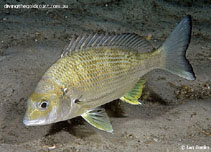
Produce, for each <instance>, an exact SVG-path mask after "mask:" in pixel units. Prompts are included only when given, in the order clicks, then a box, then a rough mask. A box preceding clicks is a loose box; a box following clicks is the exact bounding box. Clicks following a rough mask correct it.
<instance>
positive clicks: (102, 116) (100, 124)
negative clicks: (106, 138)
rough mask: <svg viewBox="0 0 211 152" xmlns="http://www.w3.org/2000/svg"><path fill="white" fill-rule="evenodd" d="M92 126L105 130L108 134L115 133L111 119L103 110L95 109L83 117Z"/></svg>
mask: <svg viewBox="0 0 211 152" xmlns="http://www.w3.org/2000/svg"><path fill="white" fill-rule="evenodd" d="M81 116H82V117H83V118H84V119H85V120H86V121H87V122H88V123H89V124H91V125H92V126H94V127H96V128H98V129H100V130H104V131H106V132H110V133H112V132H113V128H112V126H111V123H110V120H109V117H108V115H107V113H106V112H105V109H103V108H95V109H92V110H89V111H87V112H86V113H84V114H82V115H81Z"/></svg>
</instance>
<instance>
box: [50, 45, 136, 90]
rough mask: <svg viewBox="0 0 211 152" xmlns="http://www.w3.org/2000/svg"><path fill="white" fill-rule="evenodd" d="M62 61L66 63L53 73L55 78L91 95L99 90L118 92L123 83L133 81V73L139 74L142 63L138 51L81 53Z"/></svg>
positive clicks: (114, 50) (53, 68) (54, 67)
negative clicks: (131, 79)
mask: <svg viewBox="0 0 211 152" xmlns="http://www.w3.org/2000/svg"><path fill="white" fill-rule="evenodd" d="M60 60H63V61H59V62H58V63H57V64H55V65H54V66H53V67H52V70H49V73H51V74H52V77H54V78H55V79H56V80H58V81H59V82H60V83H61V84H62V85H64V86H73V87H76V88H80V89H83V90H82V91H86V92H87V91H90V93H91V92H92V90H95V89H96V88H97V89H98V91H97V92H102V91H105V90H109V89H115V87H116V85H117V84H119V83H121V81H123V80H127V79H129V76H127V75H128V74H130V70H132V71H133V70H135V68H134V66H137V65H138V63H139V58H138V57H137V56H136V52H135V51H133V52H132V51H131V50H122V49H108V48H104V49H102V48H100V49H90V50H86V51H81V52H78V53H76V54H73V55H71V56H70V57H69V56H67V57H65V58H62V59H60ZM57 69H59V70H57ZM54 71H58V72H56V73H55V72H54ZM50 76H51V75H49V77H50ZM130 77H131V75H130ZM109 82H110V83H109ZM105 93H106V92H105Z"/></svg>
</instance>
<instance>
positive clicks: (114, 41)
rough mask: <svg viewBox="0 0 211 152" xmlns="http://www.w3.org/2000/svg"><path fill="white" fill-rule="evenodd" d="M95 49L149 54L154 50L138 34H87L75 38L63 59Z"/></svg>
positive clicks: (64, 53)
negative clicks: (72, 53) (81, 51)
mask: <svg viewBox="0 0 211 152" xmlns="http://www.w3.org/2000/svg"><path fill="white" fill-rule="evenodd" d="M94 47H119V48H128V49H133V50H137V51H139V52H147V51H151V50H152V49H153V47H152V45H151V44H150V43H149V42H148V41H147V40H145V39H144V38H142V37H140V36H138V35H137V34H131V33H124V34H116V35H115V34H94V35H92V34H90V35H86V34H85V35H83V36H78V37H77V38H75V37H73V38H72V39H71V41H70V44H69V45H68V47H67V49H66V50H65V51H64V52H63V53H62V55H61V57H62V56H64V55H66V54H69V53H71V52H75V51H80V50H83V49H86V48H94Z"/></svg>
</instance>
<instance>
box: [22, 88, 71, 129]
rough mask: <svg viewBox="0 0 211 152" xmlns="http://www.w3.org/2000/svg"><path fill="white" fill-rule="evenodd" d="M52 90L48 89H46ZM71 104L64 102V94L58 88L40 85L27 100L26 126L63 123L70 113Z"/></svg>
mask: <svg viewBox="0 0 211 152" xmlns="http://www.w3.org/2000/svg"><path fill="white" fill-rule="evenodd" d="M45 86H47V87H49V86H51V88H50V89H49V88H48V89H46V87H45ZM70 106H71V103H70V102H68V101H66V100H65V101H62V93H61V91H60V89H58V88H57V87H52V84H51V85H46V84H45V85H40V84H38V87H37V88H36V89H35V91H34V92H33V93H32V94H31V96H30V97H29V98H28V100H27V110H26V113H25V116H24V119H23V123H24V124H25V125H26V126H36V125H46V124H51V123H55V122H58V121H62V120H64V119H65V117H66V115H67V113H68V112H69V111H70Z"/></svg>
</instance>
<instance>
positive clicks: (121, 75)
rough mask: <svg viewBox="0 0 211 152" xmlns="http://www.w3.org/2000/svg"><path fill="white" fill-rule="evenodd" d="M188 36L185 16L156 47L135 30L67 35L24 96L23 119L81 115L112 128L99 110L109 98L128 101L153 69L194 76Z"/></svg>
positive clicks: (34, 120) (46, 121) (135, 100)
mask: <svg viewBox="0 0 211 152" xmlns="http://www.w3.org/2000/svg"><path fill="white" fill-rule="evenodd" d="M190 38H191V17H190V16H186V17H185V18H184V19H183V20H182V21H181V22H180V23H179V24H178V25H177V27H176V28H175V29H174V30H173V32H172V33H171V34H170V36H169V37H168V38H167V39H166V41H165V42H164V43H163V45H161V46H160V47H159V48H158V49H154V48H153V47H152V46H151V44H150V43H149V42H148V41H146V40H145V39H143V38H141V37H140V36H138V35H136V34H117V35H109V34H107V35H106V34H105V35H101V34H95V35H84V36H79V37H78V38H77V39H72V40H71V42H70V44H69V46H68V48H67V49H66V51H64V52H63V54H62V55H61V58H60V59H58V60H57V61H56V62H55V63H54V64H53V65H52V66H51V67H50V68H49V69H48V70H47V71H46V73H45V74H44V75H43V77H42V78H41V80H40V82H39V83H38V85H37V87H36V89H35V91H34V92H33V93H32V95H31V96H30V97H29V98H28V101H27V103H28V104H27V111H26V114H25V117H24V120H23V123H24V124H25V125H27V126H34V125H46V124H50V123H55V122H58V121H64V120H67V119H71V118H74V117H77V116H82V117H83V118H84V119H85V120H86V121H87V122H88V123H90V124H91V125H93V126H95V127H97V128H98V129H101V130H104V131H107V132H112V131H113V129H112V126H111V123H110V121H109V118H108V116H107V114H106V112H105V110H104V109H103V108H102V107H100V106H101V105H103V104H106V103H108V102H110V101H113V100H115V99H121V100H123V101H125V102H127V103H130V104H133V105H139V104H140V102H139V101H138V99H139V97H140V96H141V92H142V89H143V87H144V83H145V80H144V79H143V78H141V77H142V76H143V75H145V74H146V73H148V72H150V71H152V70H154V69H163V70H167V71H169V72H171V73H173V74H176V75H178V76H180V77H182V78H185V79H187V80H194V79H195V76H194V73H193V69H192V67H191V65H190V64H189V62H188V60H187V59H186V57H185V54H186V50H187V48H188V45H189V43H190Z"/></svg>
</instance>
